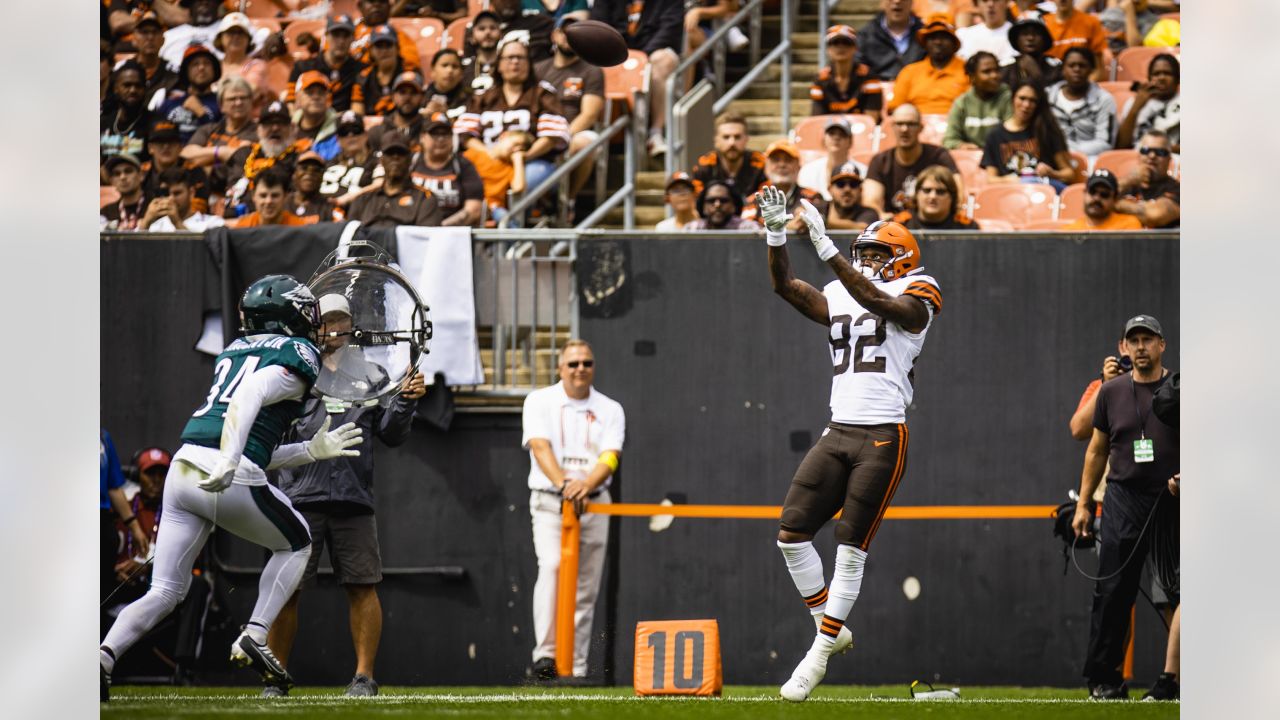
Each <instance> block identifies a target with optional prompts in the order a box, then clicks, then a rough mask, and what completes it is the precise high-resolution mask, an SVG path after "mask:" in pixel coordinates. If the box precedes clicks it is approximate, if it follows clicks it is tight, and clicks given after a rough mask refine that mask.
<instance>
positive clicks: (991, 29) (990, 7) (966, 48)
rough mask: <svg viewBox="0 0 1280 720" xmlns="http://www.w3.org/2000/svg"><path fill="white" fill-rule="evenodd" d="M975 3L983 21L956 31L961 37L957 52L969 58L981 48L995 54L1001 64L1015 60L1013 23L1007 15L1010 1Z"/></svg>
mask: <svg viewBox="0 0 1280 720" xmlns="http://www.w3.org/2000/svg"><path fill="white" fill-rule="evenodd" d="M973 5H974V8H975V9H977V11H978V15H979V16H981V18H982V22H979V23H977V24H976V25H971V26H969V27H966V28H960V29H959V30H957V31H956V37H958V38H960V50H959V52H957V53H956V54H957V55H959V56H960V57H962V58H964V59H965V60H968V59H969V58H970V57H972V56H973V54H974V53H976V52H978V51H979V50H986V51H987V52H989V53H991V54H992V55H995V56H996V59H997V60H999V61H1000V64H1001V65H1008V64H1009V63H1011V62H1013V58H1014V56H1015V55H1017V53H1015V52H1014V51H1013V45H1011V44H1010V43H1009V28H1010V27H1012V25H1011V24H1010V23H1009V18H1008V17H1007V13H1008V2H1006V0H975V2H974V3H973Z"/></svg>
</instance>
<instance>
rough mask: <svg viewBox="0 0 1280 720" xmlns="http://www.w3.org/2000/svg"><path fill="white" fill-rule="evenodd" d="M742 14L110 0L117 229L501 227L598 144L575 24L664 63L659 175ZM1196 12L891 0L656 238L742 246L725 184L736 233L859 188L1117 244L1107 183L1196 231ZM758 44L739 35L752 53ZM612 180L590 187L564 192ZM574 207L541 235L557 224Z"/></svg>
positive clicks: (838, 218) (599, 89)
mask: <svg viewBox="0 0 1280 720" xmlns="http://www.w3.org/2000/svg"><path fill="white" fill-rule="evenodd" d="M737 8H738V3H737V1H736V0H707V2H703V3H701V4H694V5H693V6H692V7H691V8H689V9H688V10H686V9H685V7H684V5H683V4H681V3H679V2H677V1H676V0H656V1H653V2H647V3H644V4H643V5H642V7H641V11H640V12H639V13H638V14H634V15H628V11H627V5H626V4H625V3H624V2H621V0H598V1H597V2H594V3H589V2H588V1H587V0H571V1H569V2H562V3H560V4H559V5H558V6H557V7H556V8H555V9H554V10H551V9H548V8H547V7H546V6H545V5H544V4H542V3H541V2H538V0H491V2H484V0H481V1H480V2H474V1H473V2H472V3H470V5H468V4H467V3H464V2H460V1H459V0H443V1H433V2H430V3H418V2H408V1H407V0H400V1H398V2H391V1H390V0H355V1H349V2H341V1H340V2H334V3H331V2H314V1H308V0H272V1H270V2H255V3H242V2H236V1H235V0H226V1H224V2H218V1H217V0H155V1H148V0H103V2H102V6H101V46H102V48H101V69H100V74H101V77H100V80H101V85H100V99H101V114H100V164H101V167H102V174H101V184H102V186H103V187H102V202H101V213H100V216H101V217H100V225H101V227H102V228H103V229H104V230H106V229H110V230H117V231H118V230H159V231H172V230H196V231H198V230H202V229H204V228H206V227H212V226H216V225H220V224H226V225H230V226H233V227H234V226H247V225H254V224H261V223H266V224H272V223H311V222H322V221H334V220H343V219H347V218H350V219H358V220H361V221H364V222H376V221H377V220H378V219H379V218H383V219H385V220H387V221H390V222H412V223H417V224H431V225H471V226H475V227H484V226H493V225H494V224H495V223H496V222H497V221H498V220H500V219H501V218H502V217H504V216H505V214H506V210H505V208H506V207H507V205H508V203H509V198H510V197H511V195H512V193H519V192H522V191H524V190H526V189H532V188H535V187H537V186H538V185H539V184H541V183H542V182H543V181H545V180H546V178H547V177H548V176H550V174H551V173H552V172H553V171H554V170H555V168H556V166H557V164H558V163H559V162H560V161H561V160H562V159H563V158H565V157H568V156H570V155H573V154H576V153H578V152H579V151H581V150H582V149H584V148H586V147H587V146H588V145H589V144H591V143H592V142H593V141H594V140H596V139H597V138H598V137H599V136H598V131H599V129H600V128H601V126H602V124H603V123H602V120H603V118H604V117H605V105H606V100H605V87H604V85H605V80H604V73H603V71H602V70H601V69H600V68H598V67H595V66H593V65H590V64H588V63H586V62H585V61H583V60H582V59H581V58H579V57H578V56H577V55H576V54H575V52H574V51H573V49H572V48H571V47H570V46H569V44H568V42H567V40H566V37H565V34H564V29H563V28H564V25H565V24H567V23H571V22H575V21H577V20H581V19H585V18H588V17H591V18H595V19H601V20H604V21H606V22H609V23H611V24H613V25H614V26H615V27H617V28H618V29H619V30H620V31H622V32H623V34H624V37H625V38H626V39H627V41H628V44H629V46H630V47H631V48H633V49H634V50H635V51H639V52H640V53H643V54H644V55H645V56H646V58H647V63H648V68H649V72H650V73H651V75H650V79H649V88H650V96H649V112H648V117H649V118H650V128H649V129H648V140H649V141H648V143H647V146H646V148H647V150H648V152H649V154H650V155H651V156H652V157H659V156H661V155H662V154H663V153H665V152H666V142H665V135H664V128H663V123H664V118H665V112H664V111H663V103H664V102H665V98H663V97H662V94H663V92H664V90H665V86H666V83H665V80H666V77H667V76H669V75H670V74H671V72H673V71H674V69H675V67H676V65H677V63H678V62H679V57H680V55H679V54H678V52H677V51H678V50H679V49H684V48H694V47H697V46H698V45H700V44H701V43H703V42H705V40H706V38H707V37H708V36H709V35H710V33H711V32H712V31H713V30H714V28H713V26H712V24H711V23H712V22H713V21H716V20H719V19H722V18H725V17H727V16H729V15H731V14H732V12H733V11H735V10H736V9H737ZM1177 8H1178V6H1177V4H1176V3H1173V2H1168V1H1167V0H1165V1H1163V2H1162V1H1161V0H1096V1H1095V2H1090V3H1076V4H1075V5H1074V6H1073V5H1072V4H1069V3H1061V4H1060V6H1058V7H1056V8H1055V7H1054V6H1053V5H1052V4H1051V3H1034V2H1025V1H1021V0H973V1H972V2H970V1H969V0H947V1H946V2H939V1H932V2H931V1H929V0H916V1H915V2H909V1H908V0H881V2H880V12H879V13H878V14H877V15H876V16H875V17H874V18H873V19H872V20H871V21H870V22H868V23H867V24H866V25H864V26H863V27H861V28H859V29H857V30H855V29H854V28H853V27H851V26H849V25H843V24H836V25H832V26H830V27H829V28H827V29H826V31H825V35H826V37H825V40H826V48H827V54H826V64H824V65H823V66H822V67H821V68H820V69H819V71H818V73H817V75H816V77H814V78H813V83H812V86H811V88H810V98H811V100H812V110H811V116H812V117H810V118H807V119H805V120H803V121H802V122H800V123H799V124H798V125H797V127H796V128H795V129H794V130H793V131H792V132H791V134H790V135H789V136H787V137H782V138H777V139H776V142H772V143H771V144H770V145H769V149H768V151H767V152H766V153H763V154H761V153H759V152H756V151H749V150H748V149H747V145H748V142H749V140H750V138H749V136H748V134H747V128H748V118H747V117H746V116H745V115H743V114H742V113H740V112H737V111H735V110H733V109H730V110H729V111H728V112H726V113H724V114H722V115H721V116H720V117H719V118H717V120H716V138H715V148H714V149H713V150H712V151H711V152H708V153H706V154H704V155H702V156H701V157H698V158H697V161H696V163H695V165H694V166H693V167H691V168H688V169H687V171H688V175H689V176H690V178H691V179H692V183H677V182H676V178H674V177H673V178H672V179H671V181H672V182H673V183H676V184H677V185H678V186H679V188H680V189H681V190H684V189H688V190H689V191H690V193H691V194H690V195H689V200H688V202H682V201H681V200H676V201H675V202H674V203H672V202H671V197H672V196H671V194H670V192H668V193H667V194H666V195H665V196H664V201H666V202H667V203H668V205H669V206H670V213H669V215H672V216H678V218H679V220H678V221H677V220H675V219H673V217H668V218H667V219H666V220H664V221H663V222H662V224H661V228H662V229H663V230H666V231H674V230H681V229H688V230H696V229H703V228H725V227H728V225H726V224H725V223H724V222H722V221H712V222H710V223H708V222H704V219H705V217H706V216H705V215H704V214H703V208H704V206H705V198H704V197H703V194H704V193H705V192H706V191H707V190H708V189H709V183H710V181H711V180H720V181H723V182H724V183H725V184H726V185H727V186H728V189H730V190H732V191H734V192H736V193H737V194H738V195H739V196H740V202H738V203H737V205H738V206H739V207H740V208H741V217H742V222H736V221H735V222H734V223H732V226H733V227H735V228H748V229H750V228H753V227H754V226H756V224H757V222H756V221H757V220H758V218H757V217H756V215H755V213H756V211H755V209H754V207H753V203H752V202H751V201H752V198H753V196H754V195H755V193H756V191H757V190H758V189H759V188H760V187H761V186H762V185H763V184H765V183H774V184H779V185H780V186H783V187H786V188H787V192H788V197H791V198H793V202H792V204H793V205H794V204H795V203H798V198H800V197H808V196H819V197H820V198H821V199H822V200H823V201H824V202H823V205H824V206H827V205H828V201H829V200H830V199H831V198H832V195H833V183H836V182H840V183H842V184H843V185H846V186H848V185H857V186H859V198H858V201H857V202H855V203H854V206H856V207H859V208H861V207H863V206H864V204H865V207H866V208H870V209H871V210H874V211H875V214H876V215H875V216H876V217H880V218H885V219H888V218H894V217H897V218H898V219H900V220H902V221H904V222H909V223H910V224H911V226H912V227H915V228H922V227H923V228H951V229H978V228H979V227H982V228H986V229H990V230H1009V229H1024V228H1025V229H1057V228H1062V227H1065V226H1067V225H1069V224H1072V223H1073V222H1075V223H1076V224H1079V221H1082V220H1083V221H1084V224H1085V225H1086V226H1087V227H1089V228H1095V227H1096V228H1099V229H1103V228H1107V229H1110V228H1113V227H1117V226H1116V225H1115V224H1114V223H1113V224H1107V225H1102V224H1100V223H1098V222H1094V221H1093V220H1092V219H1091V216H1090V215H1089V213H1088V212H1087V208H1088V203H1087V202H1086V201H1085V195H1087V194H1088V185H1087V184H1086V183H1085V181H1086V180H1087V179H1088V178H1089V176H1090V173H1091V171H1092V170H1097V169H1105V170H1109V171H1110V172H1112V173H1113V174H1114V175H1115V176H1116V178H1117V181H1118V182H1117V185H1118V187H1119V191H1120V192H1122V193H1123V194H1122V195H1120V196H1119V198H1120V201H1119V202H1118V203H1117V212H1118V213H1120V214H1122V215H1126V216H1132V217H1133V218H1136V219H1137V220H1138V221H1139V223H1140V224H1141V226H1142V227H1176V226H1177V224H1178V216H1177V208H1178V201H1179V190H1178V182H1177V177H1178V172H1179V168H1178V163H1177V153H1178V152H1179V150H1180V133H1179V129H1180V100H1179V74H1180V65H1179V59H1178V57H1177V49H1176V47H1170V46H1176V45H1177V43H1178V41H1179V37H1178V32H1179V27H1180V26H1179V25H1178V22H1177V15H1176V13H1175V14H1172V15H1168V14H1162V13H1168V12H1169V11H1170V10H1177ZM241 10H247V11H249V12H250V13H252V14H253V15H254V17H250V16H249V15H248V14H246V13H245V12H241ZM343 10H350V11H351V12H350V13H346V12H342V11H343ZM324 13H329V14H327V15H326V14H324ZM446 23H447V27H446ZM745 41H746V38H745V37H744V36H741V35H737V36H735V35H734V34H730V37H729V44H730V47H731V49H733V50H740V49H741V48H742V45H743V43H745ZM699 71H700V72H705V71H706V69H705V68H703V69H700V70H699ZM1113 78H1114V79H1113ZM495 89H496V90H497V91H496V92H495V91H494V90H495ZM400 140H402V141H403V142H400ZM402 144H403V145H406V146H407V148H408V151H409V163H408V170H407V175H406V174H404V173H400V171H399V169H398V168H397V175H404V176H405V177H407V178H408V179H410V180H411V181H412V185H413V187H412V188H410V187H408V186H407V185H405V184H404V183H402V182H399V181H397V182H393V183H390V184H388V182H387V181H386V180H385V176H386V174H387V172H388V169H387V167H386V165H387V164H391V165H398V164H399V163H398V161H397V158H398V157H399V156H400V154H401V153H402V149H401V148H400V146H401V145H402ZM387 151H390V153H389V155H390V156H391V157H390V158H389V163H388V161H387V160H384V158H386V157H387V155H386V153H387ZM596 152H599V150H598V149H597V150H596ZM796 163H798V172H797V171H796V170H795V169H793V168H792V167H791V165H793V164H796ZM845 163H852V165H853V167H854V168H855V170H856V174H851V173H844V174H842V175H841V177H840V178H838V179H837V178H836V177H834V175H833V170H834V169H835V168H838V167H840V166H842V165H844V164H845ZM595 165H596V164H595V163H594V162H591V161H587V162H583V163H582V164H580V165H579V166H578V167H577V168H576V169H575V171H574V172H573V173H571V174H570V177H569V188H568V189H569V192H570V197H575V196H576V195H577V194H578V193H579V192H580V191H581V190H583V188H585V187H586V186H587V184H588V180H589V179H590V176H591V174H592V172H593V171H594V169H595ZM934 167H939V168H942V169H945V170H946V171H948V172H947V173H938V172H936V171H935V172H934V173H932V174H931V177H935V178H936V179H937V180H938V181H939V182H940V183H941V185H942V189H939V188H932V189H924V190H921V189H919V188H917V187H916V185H917V183H918V181H919V179H920V178H921V176H922V175H921V174H922V173H923V172H924V171H925V170H926V169H930V168H934ZM170 170H176V171H179V172H176V173H175V172H169V173H168V174H166V172H167V171H170ZM268 171H270V178H271V180H270V182H273V183H279V184H278V185H273V187H275V188H276V189H278V190H279V191H280V194H281V195H282V197H281V199H280V202H279V203H277V204H278V206H279V207H274V206H269V207H267V208H265V210H266V212H265V213H264V212H259V210H262V209H263V208H260V207H259V202H258V199H257V194H258V190H257V185H258V182H257V181H258V178H259V177H260V176H261V175H262V174H263V173H267V172H268ZM680 172H681V173H684V172H685V170H681V171H680ZM179 174H180V175H181V176H182V177H181V180H179V179H178V175H179ZM864 183H865V185H866V187H865V190H864V189H863V188H862V187H861V185H862V184H864ZM263 192H264V193H265V192H266V191H263ZM935 192H936V193H941V194H942V195H945V196H946V199H945V200H944V201H942V202H944V203H945V204H946V205H947V206H948V208H949V209H948V212H949V213H950V214H949V216H948V217H946V218H942V217H941V216H940V215H939V214H938V213H939V212H940V210H939V209H938V208H937V207H933V206H931V207H930V209H928V210H923V211H922V207H921V206H920V205H919V201H918V198H919V197H920V196H921V195H926V196H927V195H929V194H930V193H935ZM678 194H679V193H677V195H678ZM554 195H555V193H547V194H546V195H545V196H544V198H546V199H545V200H544V201H543V202H541V203H539V205H538V207H536V208H535V209H534V210H533V211H532V215H533V216H534V218H535V219H536V218H537V217H539V216H542V215H546V216H547V217H546V219H545V220H544V222H548V221H551V220H552V219H553V218H552V217H551V211H552V210H554V209H555V203H556V202H557V200H556V199H555V198H554V197H553V196H554ZM401 198H408V200H407V201H406V202H408V203H410V204H412V206H413V207H412V208H410V209H408V210H406V209H405V208H403V207H402V206H400V205H398V204H397V203H399V202H401ZM156 201H159V202H156ZM948 201H949V202H948ZM930 202H931V203H933V202H934V201H933V200H930ZM391 206H395V207H396V208H397V211H396V212H395V213H393V214H391V215H388V214H387V209H388V208H389V207H391ZM826 211H827V213H828V217H829V219H830V220H832V221H834V222H835V223H836V224H835V227H841V228H846V229H856V228H859V227H862V226H865V224H866V223H867V222H868V221H870V220H872V219H873V218H872V216H871V215H870V214H868V213H860V214H859V213H855V214H858V215H859V217H860V218H861V219H858V220H853V221H850V220H849V217H851V216H849V215H848V211H847V210H839V211H838V210H836V206H835V205H834V204H831V205H830V207H828V208H827V210H826ZM380 213H381V214H380ZM926 216H927V217H928V218H930V219H929V220H924V219H922V218H923V217H926ZM564 217H571V215H570V214H565V215H564ZM1125 224H1126V225H1129V223H1125Z"/></svg>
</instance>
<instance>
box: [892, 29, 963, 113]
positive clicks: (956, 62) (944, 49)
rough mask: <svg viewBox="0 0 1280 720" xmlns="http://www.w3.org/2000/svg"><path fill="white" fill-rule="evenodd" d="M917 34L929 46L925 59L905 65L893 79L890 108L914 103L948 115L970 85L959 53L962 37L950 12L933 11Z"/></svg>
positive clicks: (926, 109) (925, 46) (926, 49)
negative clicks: (959, 36)
mask: <svg viewBox="0 0 1280 720" xmlns="http://www.w3.org/2000/svg"><path fill="white" fill-rule="evenodd" d="M916 37H917V38H918V39H919V40H920V44H921V45H924V48H925V59H923V60H920V61H918V62H913V63H911V64H909V65H907V66H905V67H903V68H902V72H899V73H898V78H897V79H896V80H895V81H894V83H893V100H892V101H890V102H889V105H888V109H889V111H890V112H892V111H893V110H894V109H896V108H897V107H898V106H899V105H902V104H904V103H910V104H912V105H915V106H916V109H917V110H919V111H920V112H922V113H925V114H927V115H945V114H947V113H948V112H950V111H951V105H952V103H954V102H955V101H956V98H958V97H960V96H961V95H963V94H964V93H965V91H966V90H968V89H969V76H968V75H967V74H966V73H965V66H964V61H963V60H961V59H960V58H959V57H957V56H956V51H957V50H959V49H960V38H958V37H956V28H955V26H954V25H952V24H951V16H949V15H933V16H931V17H930V18H929V20H928V22H926V23H925V25H924V27H922V28H920V30H919V31H917V32H916Z"/></svg>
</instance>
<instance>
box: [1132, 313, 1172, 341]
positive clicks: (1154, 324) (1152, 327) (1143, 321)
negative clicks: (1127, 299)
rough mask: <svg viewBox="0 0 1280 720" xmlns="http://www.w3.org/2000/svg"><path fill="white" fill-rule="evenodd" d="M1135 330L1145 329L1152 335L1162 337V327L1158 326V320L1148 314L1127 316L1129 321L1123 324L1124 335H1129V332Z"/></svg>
mask: <svg viewBox="0 0 1280 720" xmlns="http://www.w3.org/2000/svg"><path fill="white" fill-rule="evenodd" d="M1135 330H1146V331H1147V332H1149V333H1151V334H1152V335H1156V336H1159V337H1164V328H1162V327H1160V321H1159V320H1157V319H1155V318H1153V317H1151V316H1150V315H1134V316H1133V317H1131V318H1129V322H1127V323H1125V324H1124V336H1125V337H1129V333H1132V332H1133V331H1135Z"/></svg>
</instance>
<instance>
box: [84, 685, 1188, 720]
mask: <svg viewBox="0 0 1280 720" xmlns="http://www.w3.org/2000/svg"><path fill="white" fill-rule="evenodd" d="M341 692H342V689H341V688H300V689H295V690H294V691H293V693H292V694H291V695H290V696H289V697H287V698H276V699H270V700H266V699H263V698H261V697H258V691H257V690H253V689H246V688H172V687H137V686H134V687H119V688H113V691H112V700H111V703H110V705H107V706H104V707H103V710H102V718H104V719H106V718H130V719H131V720H132V719H134V718H211V719H212V718H223V719H225V718H239V717H245V718H257V717H262V718H275V717H295V718H301V717H307V718H311V717H316V718H326V719H338V718H380V717H388V718H399V719H401V720H414V719H416V718H444V717H448V718H504V719H505V718H583V719H595V718H601V719H604V718H608V719H609V720H613V719H614V718H618V719H620V720H626V719H628V718H654V717H660V718H664V719H665V718H697V719H699V720H700V719H701V718H725V719H734V718H752V719H754V718H830V717H833V714H834V713H840V714H841V716H850V715H853V714H856V715H857V716H858V717H863V718H1071V719H1072V720H1075V719H1076V718H1081V717H1088V718H1090V719H1091V720H1092V719H1093V718H1176V717H1178V705H1177V703H1143V702H1137V701H1136V700H1137V698H1140V697H1141V695H1142V691H1141V690H1139V691H1138V692H1136V693H1134V694H1133V697H1134V698H1135V699H1134V700H1131V701H1128V702H1106V703H1088V704H1087V707H1086V701H1085V700H1083V691H1082V690H1079V689H1061V688H1012V687H974V688H961V691H960V694H961V696H962V697H963V699H962V700H959V701H913V700H910V699H908V694H907V688H906V686H905V685H902V686H877V687H871V686H848V685H845V686H831V687H826V686H823V687H820V688H818V690H817V691H816V692H815V693H814V696H813V697H812V698H810V699H809V700H808V701H807V702H804V703H800V704H792V703H788V702H785V701H783V700H781V699H779V698H778V696H777V694H778V689H777V688H776V687H762V686H741V685H740V686H733V687H727V688H725V691H724V697H722V698H719V699H709V698H707V699H704V698H673V699H667V698H637V697H635V696H634V695H633V694H632V692H631V689H630V688H539V687H521V688H494V687H450V688H422V687H412V688H410V687H384V688H382V694H381V695H379V696H378V697H376V698H360V699H357V698H346V697H343V696H342V695H341Z"/></svg>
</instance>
